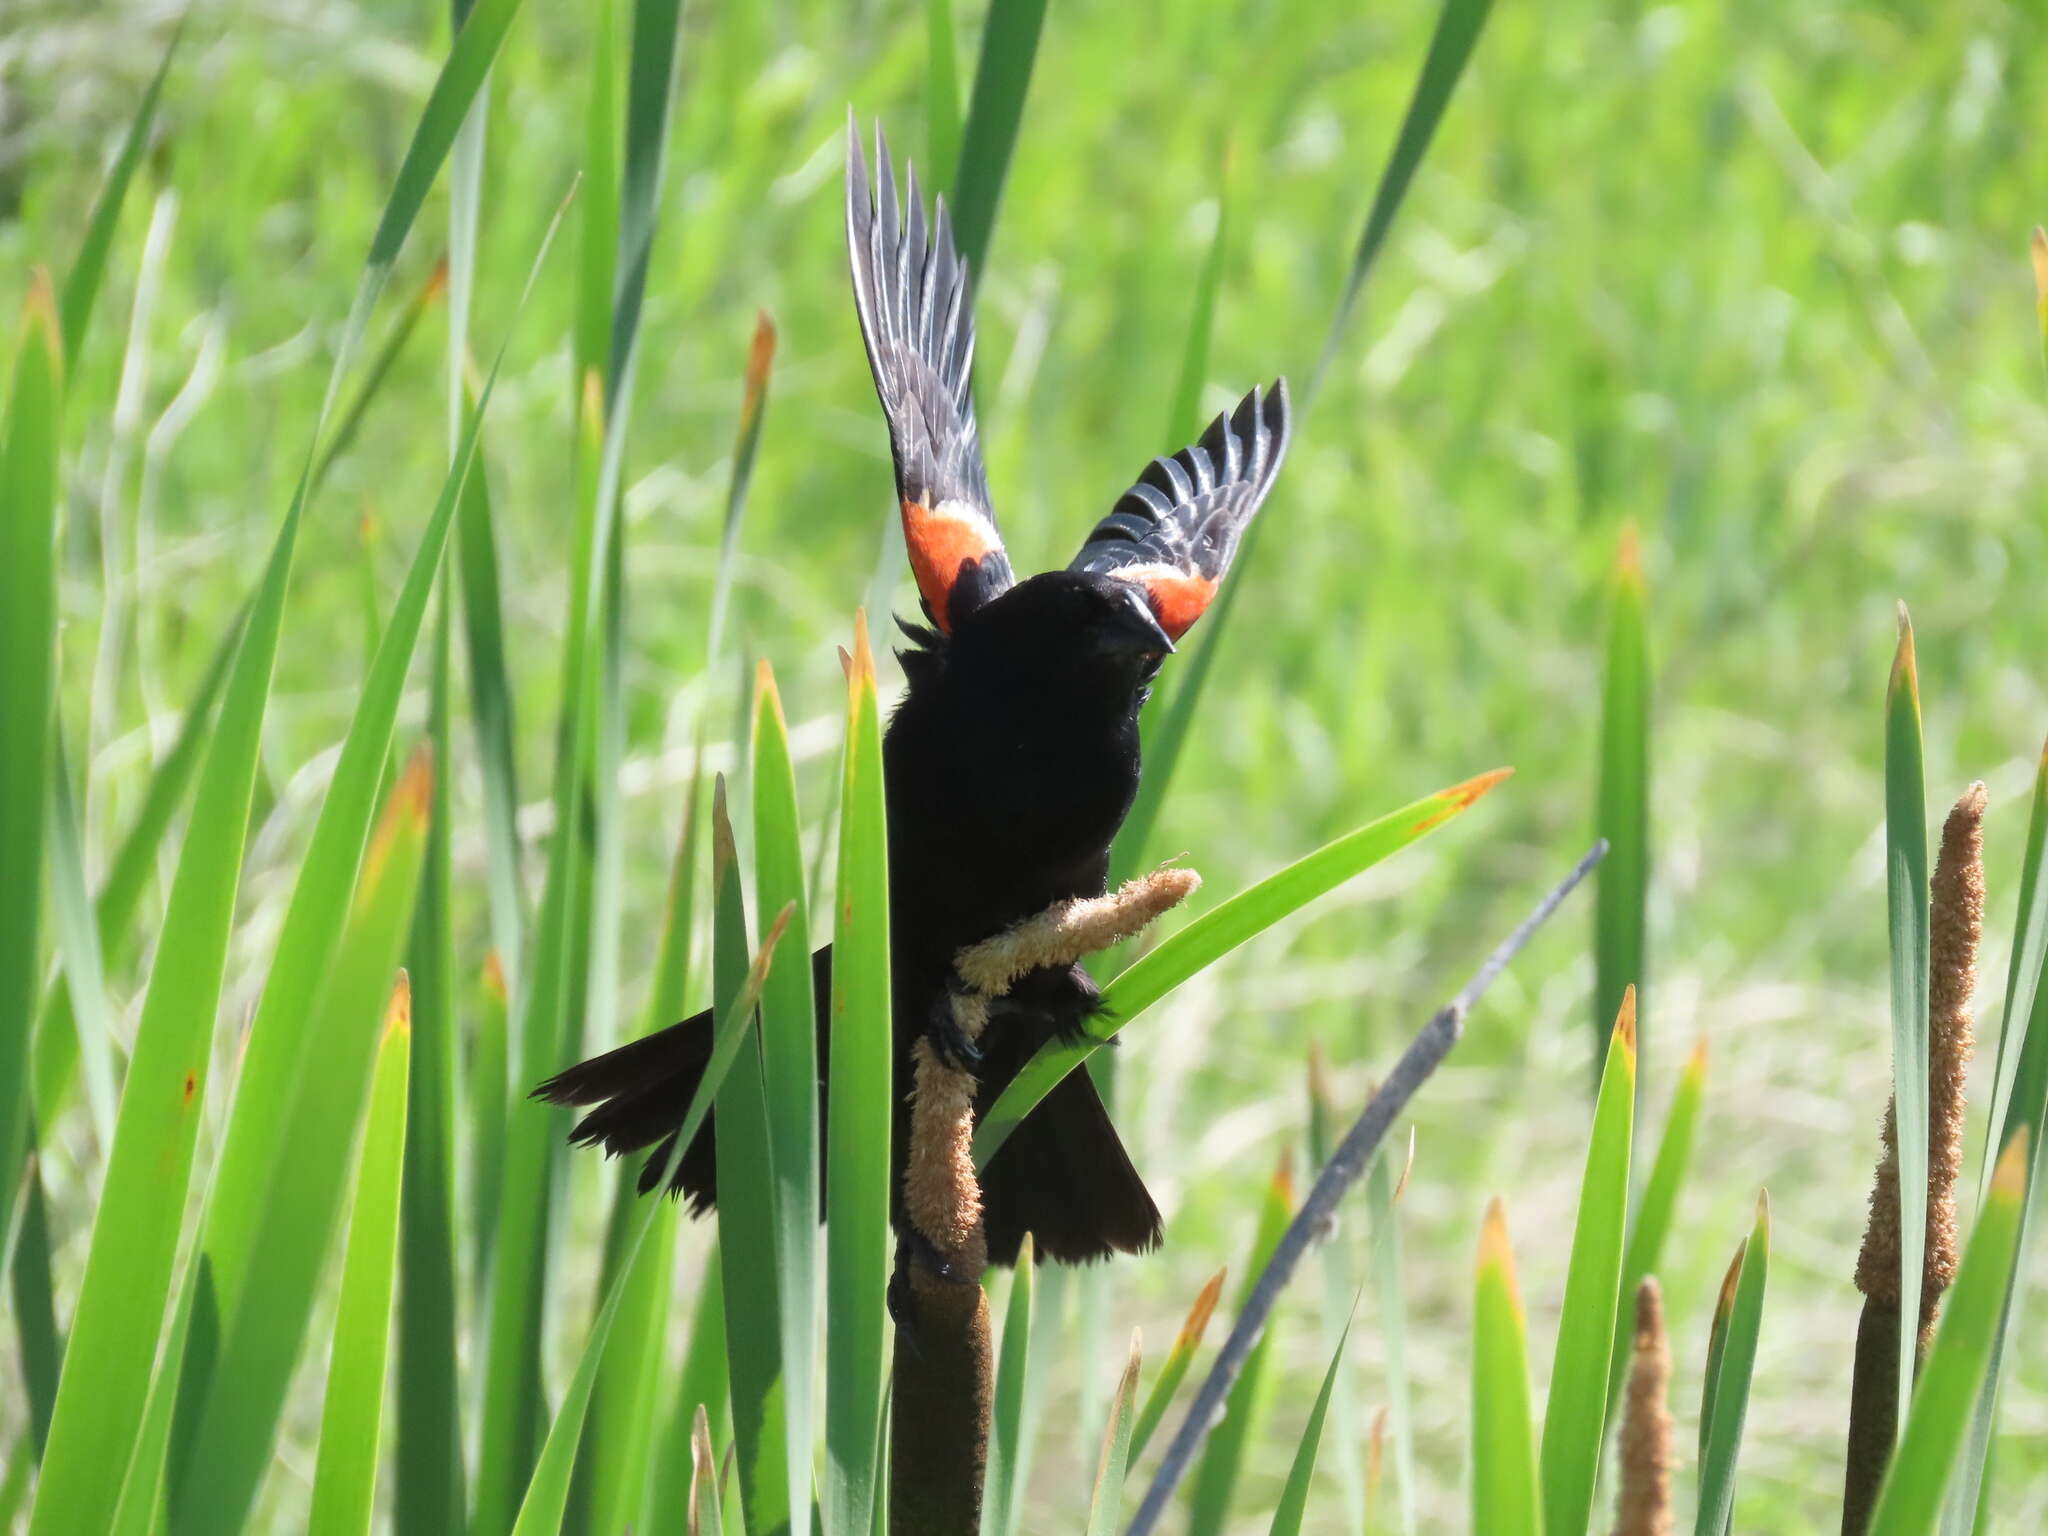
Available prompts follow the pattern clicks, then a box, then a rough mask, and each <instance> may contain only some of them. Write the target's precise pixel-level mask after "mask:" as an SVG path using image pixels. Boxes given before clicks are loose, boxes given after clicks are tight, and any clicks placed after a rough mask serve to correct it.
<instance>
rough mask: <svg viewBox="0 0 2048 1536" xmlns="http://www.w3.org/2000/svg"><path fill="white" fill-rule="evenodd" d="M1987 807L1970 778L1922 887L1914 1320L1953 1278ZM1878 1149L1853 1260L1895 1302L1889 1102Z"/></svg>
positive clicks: (1895, 1147) (1871, 1292)
mask: <svg viewBox="0 0 2048 1536" xmlns="http://www.w3.org/2000/svg"><path fill="white" fill-rule="evenodd" d="M1984 805H1985V792H1984V786H1983V785H1982V784H1981V783H1978V784H1972V785H1971V786H1970V787H1969V788H1968V789H1967V790H1965V791H1964V792H1963V796H1962V798H1961V799H1960V800H1958V801H1957V802H1956V804H1955V808H1954V809H1953V810H1951V811H1950V812H1949V814H1948V820H1947V822H1946V823H1945V824H1944V825H1943V827H1942V832H1941V853H1940V856H1939V857H1938V858H1937V860H1936V861H1935V866H1934V877H1933V880H1932V882H1931V884H1930V888H1929V893H1928V894H1929V903H1928V907H1929V911H1928V920H1929V946H1928V972H1927V1079H1928V1081H1927V1129H1928V1143H1927V1244H1926V1250H1925V1252H1926V1259H1925V1262H1924V1268H1923V1271H1922V1275H1923V1278H1922V1281H1921V1287H1920V1325H1921V1328H1922V1330H1923V1331H1924V1330H1925V1329H1926V1328H1927V1326H1928V1325H1929V1324H1931V1323H1932V1321H1933V1318H1934V1308H1935V1304H1936V1303H1937V1302H1938V1301H1939V1300H1940V1299H1941V1294H1942V1292H1943V1291H1945V1290H1947V1289H1948V1286H1949V1282H1950V1281H1952V1280H1953V1279H1954V1278H1955V1272H1956V1263H1957V1255H1958V1237H1957V1227H1956V1197H1955V1186H1956V1179H1957V1177H1958V1176H1959V1175H1960V1173H1961V1172H1962V1164H1963V1121H1964V1116H1965V1111H1966V1107H1967V1106H1966V1104H1965V1102H1964V1088H1965V1082H1966V1079H1967V1078H1968V1075H1969V1069H1970V1056H1971V1054H1972V1052H1973V1051H1974V1050H1975V1048H1976V1027H1975V1021H1974V1020H1973V1018H1972V1016H1971V1013H1970V994H1971V993H1972V992H1973V991H1974V990H1975V988H1976V983H1977V945H1978V941H1979V940H1980V939H1981V937H1982V936H1983V931H1984ZM1883 1140H1884V1152H1883V1156H1882V1157H1881V1158H1880V1160H1879V1162H1878V1165H1877V1176H1876V1178H1875V1179H1874V1180H1873V1181H1872V1183H1871V1189H1870V1222H1869V1225H1868V1226H1867V1227H1866V1228H1865V1229H1864V1233H1863V1249H1862V1252H1861V1253H1860V1254H1859V1255H1858V1256H1857V1260H1856V1288H1857V1289H1858V1290H1860V1291H1861V1292H1862V1293H1863V1294H1864V1295H1865V1296H1868V1297H1870V1298H1871V1299H1872V1300H1874V1301H1880V1302H1889V1303H1891V1304H1892V1305H1894V1306H1896V1305H1897V1304H1898V1301H1899V1262H1900V1259H1899V1247H1900V1244H1899V1144H1898V1119H1897V1105H1896V1103H1888V1104H1887V1105H1886V1106H1885V1113H1884V1138H1883Z"/></svg>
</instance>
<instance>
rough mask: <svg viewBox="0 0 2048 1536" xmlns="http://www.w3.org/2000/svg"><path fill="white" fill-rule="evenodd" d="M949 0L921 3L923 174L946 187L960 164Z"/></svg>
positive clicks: (956, 76) (957, 90) (957, 88)
mask: <svg viewBox="0 0 2048 1536" xmlns="http://www.w3.org/2000/svg"><path fill="white" fill-rule="evenodd" d="M953 46H954V45H953V0H925V6H924V121H925V134H926V138H925V145H926V160H927V162H928V163H927V164H926V166H925V174H926V176H927V177H928V178H929V180H930V183H931V185H932V186H934V187H950V186H952V184H953V172H954V170H955V169H956V168H957V166H958V165H959V161H960V71H959V62H958V60H957V59H956V57H955V55H954V52H953Z"/></svg>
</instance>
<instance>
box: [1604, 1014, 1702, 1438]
mask: <svg viewBox="0 0 2048 1536" xmlns="http://www.w3.org/2000/svg"><path fill="white" fill-rule="evenodd" d="M1706 1087H1707V1042H1706V1037H1705V1036H1701V1038H1700V1041H1699V1043H1698V1044H1697V1045H1695V1046H1694V1047H1693V1052H1692V1056H1691V1058H1690V1059H1689V1060H1688V1061H1687V1062H1686V1064H1685V1071H1684V1072H1683V1073H1682V1074H1680V1076H1679V1079H1678V1091H1677V1092H1676V1093H1674V1094H1673V1095H1672V1097H1671V1109H1670V1112H1669V1113H1668V1114H1666V1115H1665V1117H1664V1134H1663V1136H1662V1137H1661V1138H1660V1139H1659V1140H1658V1142H1657V1155H1656V1158H1655V1159H1654V1160H1653V1161H1652V1162H1651V1164H1650V1177H1649V1179H1648V1180H1647V1181H1646V1182H1645V1183H1644V1185H1643V1198H1642V1201H1641V1202H1640V1203H1639V1204H1638V1205H1637V1206H1636V1211H1635V1217H1634V1219H1633V1220H1632V1221H1631V1222H1630V1224H1629V1232H1628V1247H1627V1249H1626V1250H1625V1251H1624V1252H1623V1254H1622V1260H1621V1294H1620V1296H1619V1297H1618V1298H1617V1300H1616V1302H1615V1313H1614V1337H1615V1338H1616V1340H1621V1339H1625V1338H1627V1337H1629V1331H1630V1329H1631V1327H1632V1324H1631V1321H1630V1319H1631V1317H1632V1314H1633V1308H1634V1298H1635V1294H1636V1288H1637V1287H1638V1286H1640V1285H1641V1284H1642V1283H1643V1278H1644V1277H1645V1276H1646V1275H1651V1274H1654V1273H1656V1271H1657V1267H1658V1265H1659V1264H1660V1263H1661V1262H1662V1260H1663V1256H1664V1240H1665V1238H1666V1237H1668V1236H1669V1235H1670V1233H1671V1219H1672V1217H1673V1215H1674V1214H1675V1213H1676V1212H1677V1210H1678V1195H1679V1191H1680V1190H1682V1189H1683V1188H1684V1187H1685V1177H1686V1174H1687V1172H1688V1171H1689V1170H1690V1169H1691V1167H1692V1147H1693V1139H1694V1137H1695V1135H1696V1134H1697V1132H1698V1130H1699V1121H1700V1104H1701V1102H1702V1101H1703V1100H1704V1099H1705V1097H1706ZM1627 1374H1628V1351H1627V1350H1626V1349H1622V1348H1619V1347H1617V1348H1616V1349H1615V1351H1614V1358H1613V1359H1612V1360H1610V1361H1609V1362H1608V1366H1607V1415H1608V1417H1609V1419H1610V1420H1611V1419H1612V1417H1613V1414H1614V1404H1615V1401H1616V1399H1617V1398H1619V1397H1620V1395H1621V1384H1622V1381H1623V1379H1624V1378H1625V1377H1626V1376H1627Z"/></svg>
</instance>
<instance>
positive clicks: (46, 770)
mask: <svg viewBox="0 0 2048 1536" xmlns="http://www.w3.org/2000/svg"><path fill="white" fill-rule="evenodd" d="M63 398H64V364H63V352H62V349H61V345H60V343H59V341H58V329H57V307H56V298H55V296H54V295H53V294H52V292H51V290H50V278H49V274H48V273H46V272H43V271H40V270H38V271H37V272H36V273H35V274H34V275H33V276H32V277H31V278H30V280H29V292H28V300H27V303H26V304H25V305H24V307H23V310H22V323H21V333H20V342H19V349H18V351H17V352H16V354H15V359H14V380H13V385H12V388H11V391H10V393H9V396H8V401H7V416H6V421H5V435H4V440H0V505H4V506H5V508H6V513H5V515H4V516H0V720H4V721H6V722H7V728H6V731H5V732H4V733H0V890H5V891H7V892H8V893H9V895H8V899H7V900H6V901H5V902H0V1191H4V1192H5V1193H4V1195H0V1199H4V1200H5V1201H6V1202H7V1203H8V1206H9V1208H10V1210H11V1207H12V1203H13V1200H14V1191H15V1190H16V1189H17V1188H19V1187H20V1172H21V1167H22V1160H23V1158H24V1156H25V1155H26V1152H27V1148H28V1115H29V1094H28V1063H29V1021H30V1020H31V1019H33V1018H34V1017H35V1007H36V994H37V991H38V990H39V988H40V987H41V984H42V951H41V920H42V901H43V827H44V802H45V799H46V797H47V795H48V793H49V778H50V765H51V762H52V760H53V752H54V738H55V731H56V720H57V706H56V691H57V495H58V482H57V475H58V467H57V433H58V424H59V423H60V422H61V421H62V420H63V415H64V407H63ZM8 1220H9V1217H8V1216H7V1215H6V1214H4V1213H0V1229H4V1228H5V1226H6V1225H7V1223H8ZM0 1246H4V1245H0Z"/></svg>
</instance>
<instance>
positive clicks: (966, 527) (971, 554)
mask: <svg viewBox="0 0 2048 1536" xmlns="http://www.w3.org/2000/svg"><path fill="white" fill-rule="evenodd" d="M903 541H904V543H905V544H906V545H908V546H909V549H910V570H911V574H912V575H914V576H915V577H916V578H917V590H918V591H919V592H920V593H922V594H923V596H924V600H925V602H926V604H927V605H928V606H929V607H930V608H931V611H932V618H933V620H934V622H936V623H937V624H938V626H939V628H940V629H941V630H942V631H944V632H945V633H947V634H949V635H950V634H951V633H952V632H953V621H952V618H951V616H950V615H949V614H948V612H947V610H948V608H949V606H950V602H951V598H952V595H953V587H954V584H955V583H956V582H958V581H959V579H960V567H961V566H963V565H971V564H973V563H975V562H977V561H979V560H982V559H984V558H985V557H987V556H988V555H990V554H992V553H994V552H995V551H997V550H999V549H1001V548H1002V547H1003V541H1002V539H1001V538H999V537H998V536H997V534H996V528H995V524H994V523H992V522H990V521H989V519H988V517H987V515H986V514H984V513H982V512H981V511H979V510H978V509H976V508H974V507H972V506H970V505H968V504H967V503H966V502H964V501H942V502H940V503H939V504H938V505H937V506H936V507H925V506H920V505H918V503H916V502H914V501H906V502H904V503H903ZM1199 611H1200V610H1199V609H1198V610H1197V612H1199Z"/></svg>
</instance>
